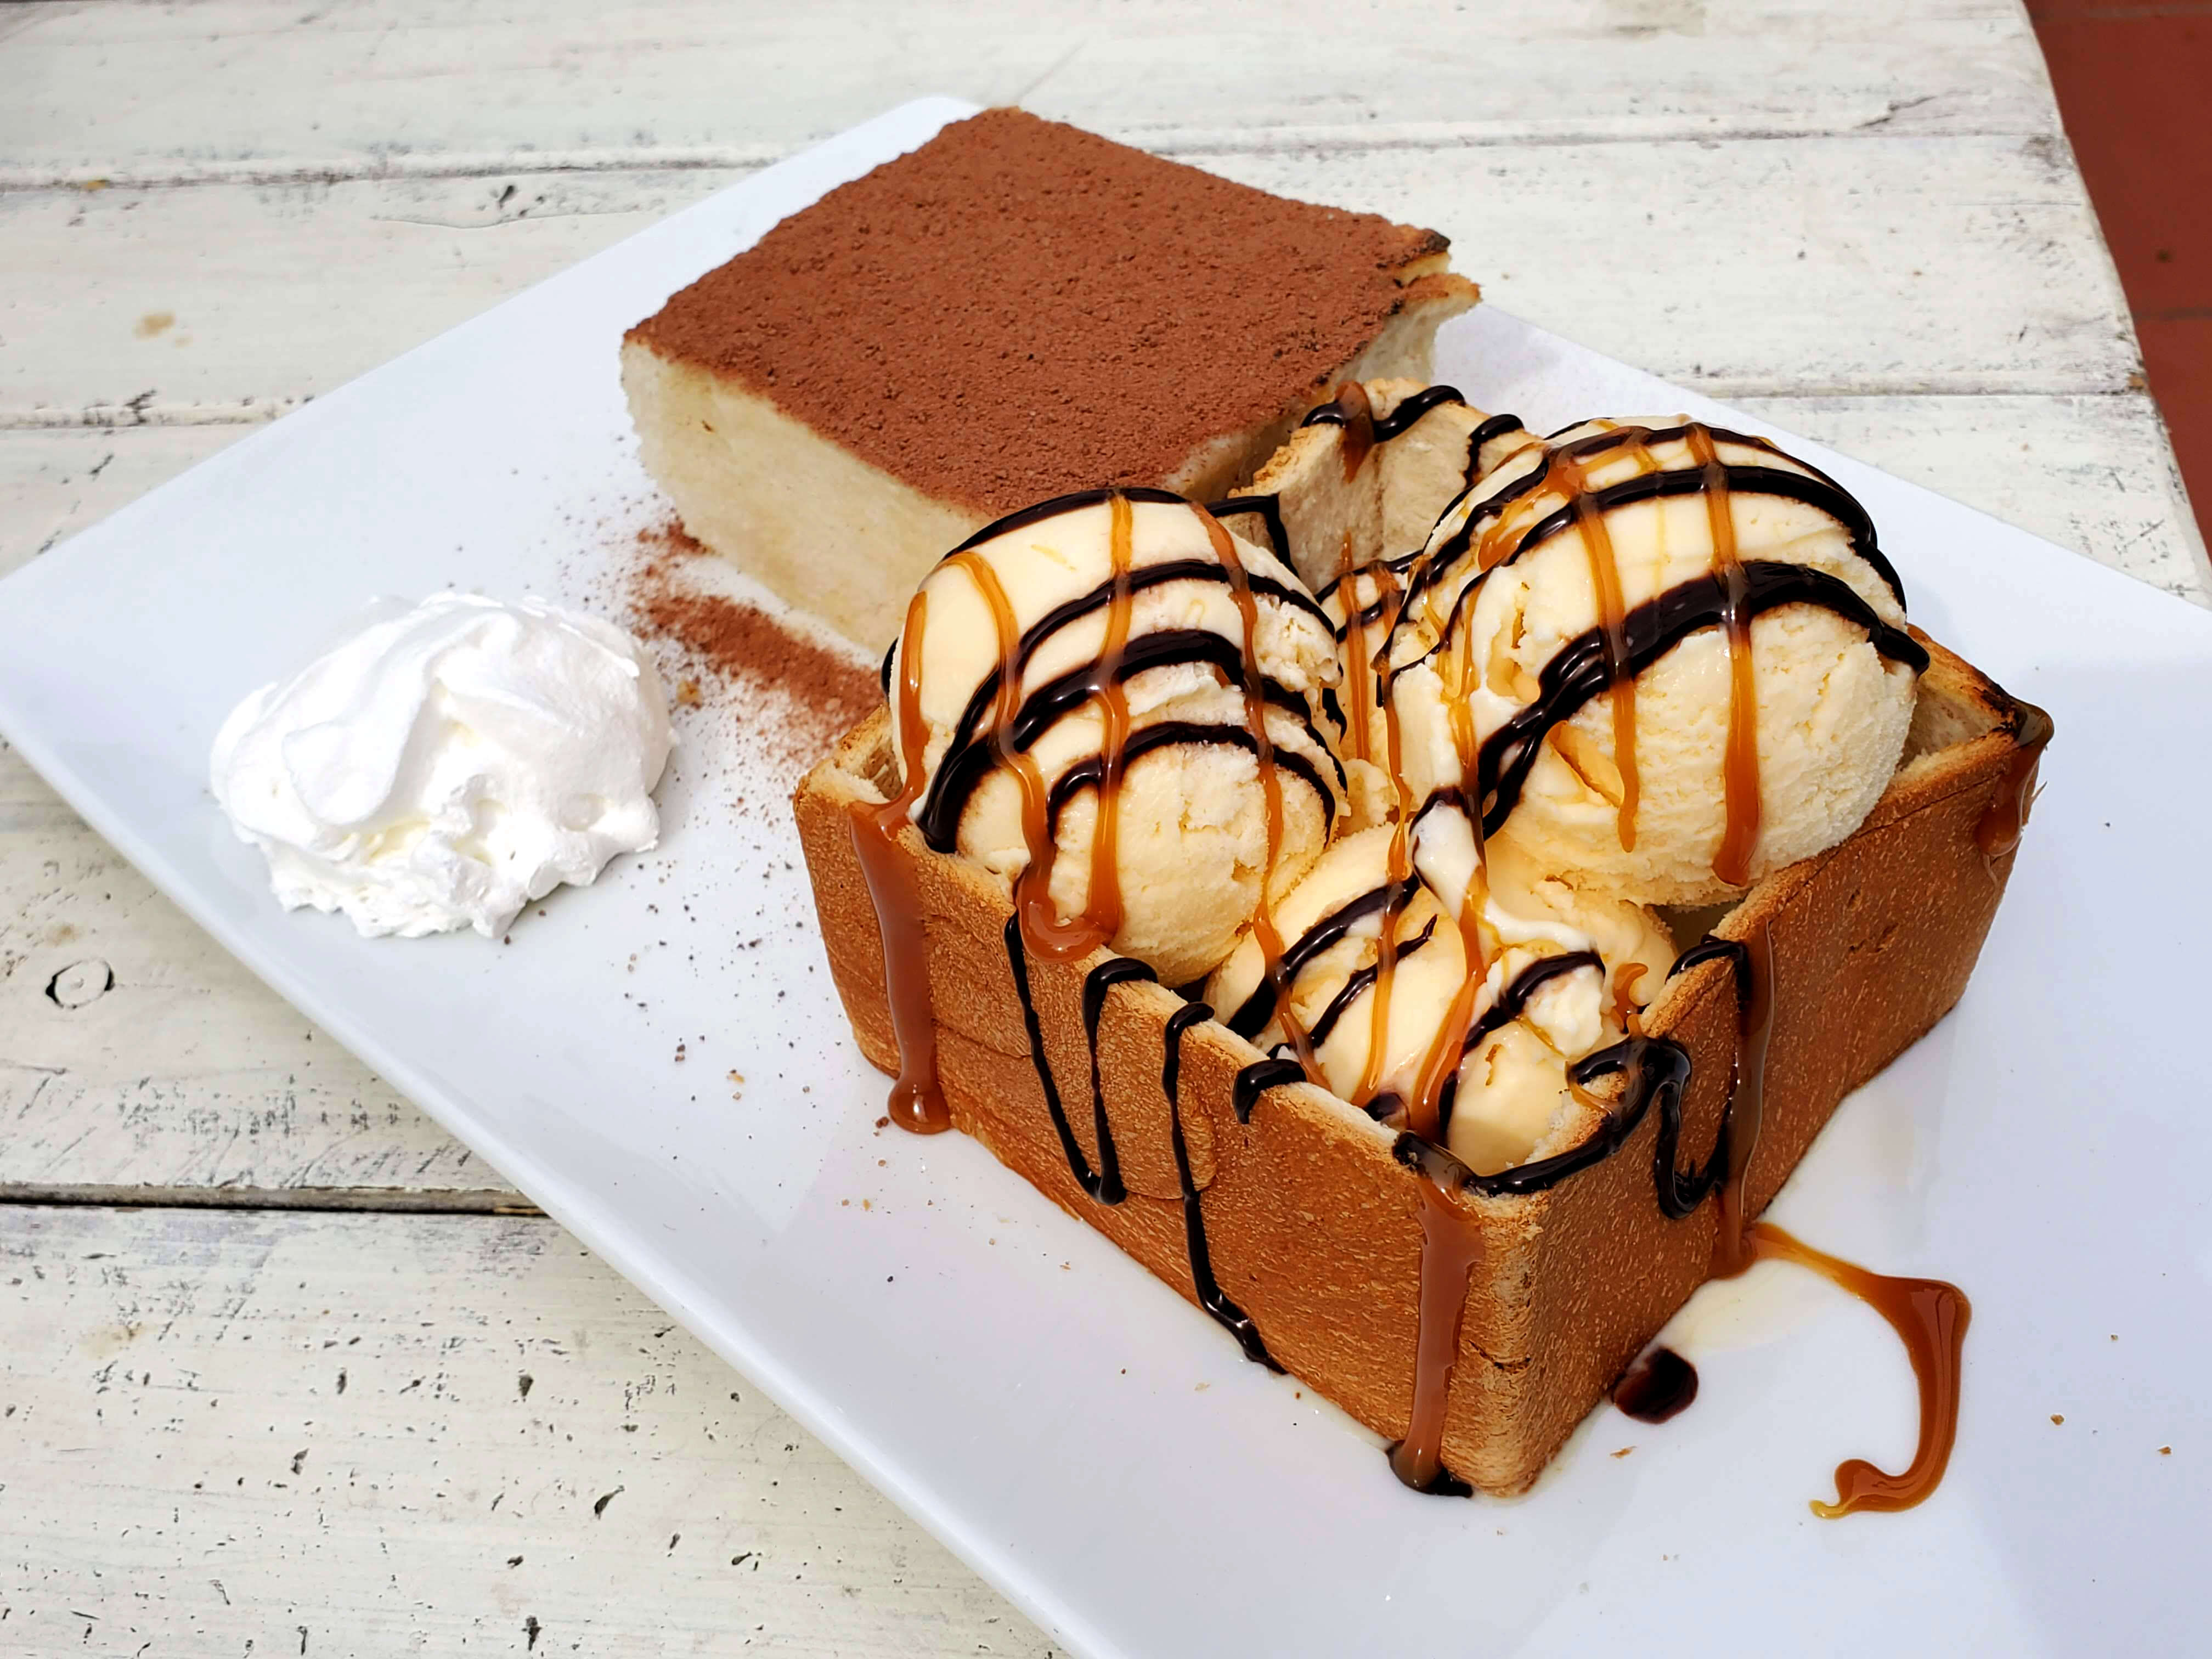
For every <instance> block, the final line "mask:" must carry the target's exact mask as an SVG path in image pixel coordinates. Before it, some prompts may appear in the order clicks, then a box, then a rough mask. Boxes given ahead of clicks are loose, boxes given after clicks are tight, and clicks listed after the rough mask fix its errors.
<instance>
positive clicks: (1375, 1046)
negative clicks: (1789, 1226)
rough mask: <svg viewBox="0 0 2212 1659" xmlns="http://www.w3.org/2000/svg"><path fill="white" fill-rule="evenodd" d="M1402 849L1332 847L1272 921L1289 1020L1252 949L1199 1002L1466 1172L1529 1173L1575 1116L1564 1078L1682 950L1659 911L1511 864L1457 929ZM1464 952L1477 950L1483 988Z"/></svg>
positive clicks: (1248, 944) (1365, 836) (1357, 838)
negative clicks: (1421, 1138)
mask: <svg viewBox="0 0 2212 1659" xmlns="http://www.w3.org/2000/svg"><path fill="white" fill-rule="evenodd" d="M1394 835H1395V830H1394V829H1392V828H1391V827H1389V826H1387V825H1386V826H1378V827H1376V828H1374V829H1363V830H1360V831H1358V832H1357V833H1355V834H1353V835H1351V836H1346V837H1345V838H1344V839H1343V840H1340V841H1339V842H1336V843H1335V844H1334V845H1333V846H1332V847H1330V848H1329V849H1328V851H1327V852H1326V853H1324V854H1322V856H1321V858H1320V860H1318V861H1317V862H1316V864H1315V866H1314V867H1313V868H1312V870H1311V871H1310V872H1308V873H1307V875H1306V877H1305V878H1304V880H1303V881H1301V882H1300V883H1299V884H1297V886H1296V887H1295V888H1293V889H1292V890H1291V892H1290V893H1289V895H1288V896H1285V898H1284V900H1283V901H1282V902H1281V903H1280V904H1279V905H1278V906H1277V907H1276V912H1275V921H1276V924H1277V927H1278V928H1279V931H1280V933H1281V937H1282V939H1283V942H1284V943H1283V949H1282V953H1281V963H1282V971H1281V975H1280V981H1279V982H1280V983H1281V985H1282V986H1283V987H1284V989H1285V991H1286V992H1287V1001H1288V1005H1289V1006H1288V1007H1287V1009H1285V1008H1284V1007H1283V1006H1280V1004H1279V1000H1278V997H1277V995H1276V993H1275V990H1274V988H1273V986H1271V985H1270V984H1269V982H1268V981H1267V975H1266V963H1265V958H1264V957H1263V955H1262V952H1261V948H1260V945H1259V942H1258V941H1257V940H1254V939H1248V940H1246V941H1245V942H1244V943H1243V945H1239V946H1238V947H1237V951H1235V952H1234V953H1233V954H1232V955H1231V957H1230V958H1229V960H1228V961H1227V962H1225V963H1223V964H1222V966H1221V967H1220V968H1219V969H1218V970H1217V971H1216V972H1215V974H1214V975H1213V977H1212V980H1211V981H1208V983H1207V986H1206V1000H1207V1001H1208V1002H1209V1003H1211V1004H1212V1006H1213V1009H1214V1011H1215V1012H1216V1014H1217V1015H1218V1017H1219V1018H1221V1019H1223V1020H1224V1021H1225V1022H1227V1024H1229V1025H1230V1027H1231V1030H1236V1031H1237V1032H1239V1033H1240V1034H1242V1035H1243V1036H1246V1037H1248V1038H1249V1039H1250V1040H1251V1041H1253V1042H1255V1043H1257V1044H1259V1045H1260V1046H1261V1047H1262V1048H1267V1049H1268V1050H1270V1051H1271V1052H1275V1053H1280V1054H1292V1053H1295V1052H1297V1048H1298V1047H1299V1045H1300V1040H1301V1039H1303V1042H1304V1045H1305V1046H1306V1048H1308V1050H1309V1052H1310V1054H1312V1056H1313V1061H1314V1067H1315V1070H1316V1074H1317V1075H1318V1077H1319V1078H1320V1079H1321V1080H1322V1081H1323V1082H1325V1083H1326V1084H1327V1085H1328V1087H1329V1089H1330V1090H1331V1091H1333V1092H1334V1093H1335V1094H1337V1095H1339V1096H1340V1097H1343V1098H1344V1099H1346V1100H1348V1101H1350V1102H1352V1103H1353V1104H1354V1105H1357V1106H1362V1107H1364V1108H1365V1109H1367V1110H1368V1111H1370V1113H1372V1114H1374V1115H1376V1116H1377V1117H1380V1118H1386V1119H1389V1120H1391V1121H1401V1120H1402V1121H1405V1122H1406V1123H1407V1125H1408V1127H1413V1128H1415V1129H1416V1132H1417V1133H1424V1134H1425V1135H1426V1138H1428V1139H1432V1140H1435V1141H1437V1143H1438V1144H1440V1145H1443V1146H1448V1147H1449V1150H1450V1151H1451V1152H1452V1153H1453V1154H1454V1155H1455V1157H1457V1158H1459V1159H1460V1160H1461V1161H1462V1162H1463V1163H1465V1164H1467V1165H1468V1167H1469V1168H1470V1169H1473V1170H1477V1171H1478V1172H1480V1173H1484V1174H1489V1173H1492V1172H1494V1171H1496V1170H1504V1169H1509V1168H1510V1167H1512V1166H1513V1165H1515V1164H1522V1163H1525V1162H1527V1161H1528V1158H1530V1157H1532V1156H1533V1155H1534V1153H1535V1152H1536V1151H1537V1149H1538V1148H1539V1147H1540V1146H1541V1145H1542V1144H1543V1142H1544V1141H1545V1139H1547V1137H1548V1136H1549V1135H1550V1134H1551V1133H1552V1132H1553V1129H1554V1128H1555V1127H1558V1126H1559V1123H1560V1122H1561V1121H1563V1119H1564V1117H1565V1115H1566V1114H1567V1113H1568V1112H1569V1110H1570V1109H1571V1103H1572V1097H1571V1093H1570V1091H1569V1088H1568V1083H1567V1068H1568V1066H1570V1065H1571V1063H1572V1062H1574V1061H1575V1060H1580V1059H1582V1058H1583V1057H1584V1056H1586V1055H1588V1054H1592V1053H1594V1052H1595V1051H1596V1050H1597V1049H1599V1048H1603V1047H1605V1046H1606V1045H1607V1044H1608V1043H1611V1042H1617V1041H1619V1040H1620V1037H1621V1036H1622V1035H1623V1034H1624V1030H1625V1029H1626V1027H1625V1021H1626V1019H1627V1018H1630V1017H1631V1016H1632V1014H1633V1013H1634V1012H1638V1011H1640V1010H1641V1009H1643V1008H1644V1007H1645V1006H1648V1005H1649V1004H1650V1002H1651V1001H1652V1000H1654V999H1655V998H1656V997H1657V995H1658V994H1659V991H1660V988H1661V987H1662V985H1663V984H1664V983H1665V981H1666V977H1667V970H1668V968H1669V967H1671V966H1672V965H1673V963H1674V941H1673V940H1672V939H1670V938H1669V937H1668V933H1667V931H1666V929H1665V928H1664V927H1662V925H1661V924H1660V922H1659V921H1658V919H1657V918H1656V916H1654V915H1652V914H1651V913H1650V911H1648V910H1646V909H1644V908H1641V907H1639V906H1637V905H1633V904H1629V903H1626V902H1622V901H1620V900H1616V899H1607V898H1603V897H1599V896H1593V895H1588V894H1583V893H1580V892H1577V890H1574V889H1573V888H1571V887H1569V886H1567V885H1566V884H1565V883H1563V882H1560V881H1559V880H1556V879H1553V878H1546V877H1544V876H1542V875H1541V874H1539V873H1537V872H1533V871H1530V870H1529V869H1528V868H1527V866H1525V865H1524V864H1522V862H1521V861H1519V860H1517V859H1516V858H1514V857H1513V856H1512V855H1510V854H1505V855H1503V856H1499V857H1493V858H1492V860H1490V863H1489V867H1488V883H1487V890H1486V895H1485V896H1484V901H1483V904H1482V908H1481V914H1480V922H1479V925H1477V926H1475V927H1473V928H1472V929H1464V928H1462V927H1461V926H1459V925H1458V923H1456V922H1455V921H1454V919H1453V916H1452V915H1451V912H1450V909H1449V908H1447V907H1446V906H1444V905H1442V904H1440V903H1439V902H1437V898H1436V896H1435V894H1434V892H1433V891H1432V890H1431V888H1430V887H1429V885H1428V884H1427V883H1426V881H1425V880H1424V879H1423V878H1421V877H1420V876H1419V874H1418V873H1417V872H1413V870H1412V869H1411V867H1410V865H1409V862H1408V860H1407V854H1406V850H1405V849H1404V848H1402V847H1394V844H1393V840H1392V837H1393V836H1394ZM1453 908H1456V907H1453ZM1386 927H1387V928H1388V929H1389V939H1390V941H1391V948H1390V950H1389V952H1388V955H1389V962H1388V963H1387V967H1386V965H1385V963H1384V957H1385V951H1384V930H1385V928H1386ZM1470 941H1472V942H1473V944H1474V946H1475V947H1476V948H1477V949H1479V950H1480V952H1481V960H1480V965H1479V972H1478V973H1476V974H1473V975H1471V974H1470V972H1469V965H1470V963H1469V944H1470ZM1293 1024H1295V1026H1296V1030H1295V1031H1294V1030H1292V1026H1293ZM1424 1094H1426V1095H1427V1096H1428V1097H1429V1098H1428V1099H1427V1100H1426V1101H1424V1099H1423V1097H1424ZM1424 1110H1425V1112H1426V1114H1427V1126H1426V1127H1425V1126H1424V1123H1423V1112H1424ZM1431 1130H1432V1131H1433V1133H1431Z"/></svg>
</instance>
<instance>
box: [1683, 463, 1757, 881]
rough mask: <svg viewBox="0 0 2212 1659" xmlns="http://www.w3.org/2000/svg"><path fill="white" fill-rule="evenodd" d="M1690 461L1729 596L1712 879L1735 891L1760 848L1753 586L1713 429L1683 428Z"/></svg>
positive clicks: (1748, 876)
mask: <svg viewBox="0 0 2212 1659" xmlns="http://www.w3.org/2000/svg"><path fill="white" fill-rule="evenodd" d="M1682 437H1683V441H1684V442H1685V443H1686V444H1687V445H1688V447H1689V451H1690V454H1691V457H1692V459H1694V460H1695V461H1696V462H1697V463H1698V466H1699V470H1700V471H1702V472H1703V474H1704V475H1705V490H1704V495H1705V520H1706V523H1707V524H1708V525H1710V526H1711V531H1712V542H1713V566H1714V568H1715V569H1716V570H1717V572H1718V573H1719V575H1720V578H1721V580H1722V582H1723V586H1724V591H1725V592H1726V594H1727V606H1728V608H1727V611H1725V613H1724V614H1723V621H1722V626H1723V629H1725V630H1726V631H1727V634H1728V647H1729V725H1728V748H1727V751H1726V758H1725V760H1724V761H1723V767H1722V778H1723V791H1724V793H1725V796H1726V799H1727V803H1728V821H1727V825H1726V827H1725V828H1724V829H1723V831H1722V834H1721V844H1720V850H1719V851H1718V852H1717V853H1716V854H1714V855H1713V874H1715V875H1716V876H1717V877H1719V878H1720V879H1721V880H1723V881H1724V882H1726V883H1727V884H1729V886H1731V887H1741V886H1743V885H1744V884H1747V882H1749V881H1750V879H1751V854H1752V849H1753V848H1754V847H1756V846H1757V845H1758V844H1759V818H1760V817H1761V811H1760V808H1761V802H1760V799H1759V686H1758V682H1757V680H1756V679H1755V678H1753V672H1752V658H1751V615H1750V612H1749V611H1748V610H1747V608H1746V606H1745V604H1744V600H1745V599H1746V597H1747V595H1748V593H1749V591H1750V590H1749V586H1748V585H1747V583H1746V581H1745V580H1744V574H1743V561H1742V560H1741V559H1740V558H1738V557H1737V556H1736V544H1735V508H1734V507H1733V506H1732V505H1731V503H1730V502H1729V476H1728V468H1727V467H1726V466H1725V465H1723V464H1722V462H1721V458H1720V452H1719V450H1718V449H1717V447H1715V445H1714V443H1713V435H1712V430H1711V428H1709V427H1705V426H1700V425H1699V424H1698V423H1696V422H1689V423H1688V424H1686V425H1685V426H1684V427H1683V428H1682Z"/></svg>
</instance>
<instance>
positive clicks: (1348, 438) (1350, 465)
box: [1307, 380, 1376, 483]
mask: <svg viewBox="0 0 2212 1659" xmlns="http://www.w3.org/2000/svg"><path fill="white" fill-rule="evenodd" d="M1334 408H1335V409H1336V410H1337V411H1338V413H1339V415H1340V416H1341V419H1342V422H1343V425H1344V453H1343V459H1344V481H1345V483H1351V482H1352V480H1353V479H1354V478H1356V477H1358V476H1359V469H1360V468H1361V466H1363V465H1365V463H1366V460H1367V456H1368V453H1369V452H1370V450H1372V449H1373V448H1374V447H1375V441H1376V432H1375V403H1374V400H1373V399H1372V398H1370V397H1369V396H1368V395H1367V388H1366V387H1365V386H1364V385H1362V384H1361V383H1360V382H1359V381H1358V380H1346V382H1345V383H1344V384H1343V385H1342V386H1339V387H1337V389H1336V398H1335V402H1334ZM1307 418H1308V419H1309V420H1310V419H1311V418H1312V417H1311V416H1308V417H1307Z"/></svg>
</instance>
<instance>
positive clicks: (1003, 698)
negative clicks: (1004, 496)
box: [945, 548, 1126, 960]
mask: <svg viewBox="0 0 2212 1659" xmlns="http://www.w3.org/2000/svg"><path fill="white" fill-rule="evenodd" d="M945 564H946V565H947V566H948V567H951V568H957V569H958V570H960V571H962V572H963V574H966V576H967V577H968V579H969V580H970V581H972V582H974V583H975V589H976V591H977V592H979V593H980V594H981V595H982V598H983V602H984V604H985V605H987V606H988V607H989V609H990V612H991V623H992V627H993V628H994V630H995V631H996V633H997V635H998V641H999V662H1000V672H999V686H998V697H997V703H996V707H995V708H994V711H993V715H992V722H991V750H992V753H993V754H994V755H995V756H996V757H997V758H998V762H999V764H1000V765H1001V766H1003V767H1005V768H1006V769H1007V770H1008V771H1010V772H1012V774H1013V775H1014V777H1015V779H1016V780H1017V781H1018V783H1019V785H1020V787H1021V792H1022V840H1023V842H1024V845H1025V846H1026V847H1027V848H1028V849H1029V863H1028V864H1027V866H1024V869H1023V870H1022V872H1021V874H1020V875H1018V877H1016V878H1015V879H1014V913H1015V915H1018V917H1019V918H1020V919H1021V928H1022V934H1023V937H1024V938H1025V939H1028V940H1029V941H1030V948H1031V949H1032V950H1035V951H1037V953H1038V954H1039V955H1040V956H1044V955H1048V954H1053V953H1054V952H1055V951H1057V949H1058V942H1059V941H1061V940H1066V941H1067V942H1068V943H1070V944H1073V943H1076V942H1078V941H1079V939H1081V938H1082V937H1084V936H1085V935H1086V934H1087V933H1089V932H1090V931H1091V929H1090V927H1089V925H1088V923H1089V918H1088V917H1087V916H1078V917H1074V918H1073V919H1072V920H1071V921H1068V922H1062V921H1060V913H1059V911H1058V909H1057V908H1055V907H1054V904H1053V902H1052V866H1053V860H1054V857H1055V856H1056V855H1057V854H1058V852H1059V842H1058V840H1057V838H1056V837H1055V836H1054V835H1053V832H1052V812H1051V806H1050V798H1049V796H1048V793H1047V792H1046V788H1045V781H1044V774H1043V773H1042V771H1041V770H1040V769H1038V767H1037V763H1036V757H1034V756H1032V755H1030V753H1029V751H1028V750H1024V749H1021V748H1019V747H1018V746H1017V745H1016V744H1015V742H1014V721H1015V719H1016V717H1017V716H1018V714H1020V713H1021V707H1022V673H1021V669H1020V654H1021V624H1020V623H1019V621H1018V618H1017V617H1015V615H1014V606H1013V601H1012V600H1011V599H1008V598H1007V597H1006V586H1005V585H1004V584H1003V583H1001V582H1000V580H999V573H998V572H997V571H995V570H994V569H993V568H991V564H990V561H988V560H987V559H986V558H985V557H984V556H982V554H981V553H980V552H978V551H976V550H974V549H972V548H971V549H968V550H963V551H962V552H958V553H955V554H953V555H952V556H951V557H949V558H948V559H946V560H945ZM1109 626H1110V624H1109ZM1124 706H1125V707H1126V704H1125V705H1124ZM1093 878H1094V879H1095V878H1096V868H1095V866H1094V870H1093ZM1103 942H1104V938H1103V936H1102V937H1101V938H1100V939H1097V940H1096V941H1094V942H1093V943H1092V944H1091V945H1085V946H1084V948H1083V949H1082V950H1080V951H1074V952H1072V954H1073V955H1077V956H1082V955H1088V954H1089V953H1090V951H1091V950H1093V949H1095V948H1097V944H1101V943H1103ZM1054 959H1055V960H1065V959H1066V958H1061V957H1057V956H1056V955H1055V956H1054Z"/></svg>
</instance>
